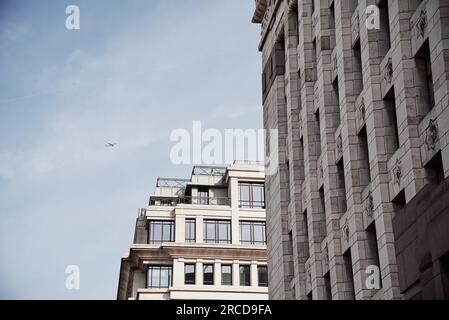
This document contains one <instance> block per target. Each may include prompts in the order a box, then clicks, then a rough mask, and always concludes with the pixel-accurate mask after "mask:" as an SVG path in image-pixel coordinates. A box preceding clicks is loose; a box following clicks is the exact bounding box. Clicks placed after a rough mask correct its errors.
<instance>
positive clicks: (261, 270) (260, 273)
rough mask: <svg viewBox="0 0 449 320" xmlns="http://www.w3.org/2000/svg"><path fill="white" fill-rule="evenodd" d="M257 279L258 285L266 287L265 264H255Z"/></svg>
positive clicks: (266, 274)
mask: <svg viewBox="0 0 449 320" xmlns="http://www.w3.org/2000/svg"><path fill="white" fill-rule="evenodd" d="M257 279H258V281H259V287H268V268H267V266H257Z"/></svg>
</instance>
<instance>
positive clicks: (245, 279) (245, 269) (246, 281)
mask: <svg viewBox="0 0 449 320" xmlns="http://www.w3.org/2000/svg"><path fill="white" fill-rule="evenodd" d="M239 273H240V285H241V286H250V285H251V280H250V267H249V266H240V272H239Z"/></svg>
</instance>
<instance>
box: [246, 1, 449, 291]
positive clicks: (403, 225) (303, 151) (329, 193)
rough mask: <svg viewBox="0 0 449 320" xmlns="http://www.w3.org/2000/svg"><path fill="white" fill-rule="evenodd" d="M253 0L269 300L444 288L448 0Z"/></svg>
mask: <svg viewBox="0 0 449 320" xmlns="http://www.w3.org/2000/svg"><path fill="white" fill-rule="evenodd" d="M255 4H256V9H255V12H254V16H253V22H254V23H260V24H261V41H260V45H259V50H260V51H261V52H262V66H263V72H262V96H263V114H264V128H265V129H268V130H272V129H277V130H278V131H277V132H278V134H277V139H276V140H275V146H273V143H270V142H269V141H268V140H267V143H266V153H267V157H268V158H269V159H270V162H275V163H276V162H278V163H279V168H278V170H277V171H276V172H274V173H271V172H270V173H268V174H267V176H266V198H267V234H268V270H269V294H270V298H271V299H402V298H406V299H408V298H444V297H446V298H448V297H449V296H448V295H447V294H448V288H449V285H448V283H449V282H448V276H447V275H448V265H449V262H448V260H449V258H448V252H449V239H448V236H447V235H448V234H449V213H448V208H447V200H445V199H446V198H447V192H448V187H447V181H445V180H446V179H447V178H448V177H449V147H448V143H449V135H448V133H449V107H448V90H449V82H448V75H449V54H448V52H449V41H448V40H449V2H448V1H443V0H423V1H420V0H398V1H396V0H394V1H393V0H359V1H357V0H321V1H320V0H256V1H255ZM427 196H429V197H431V199H433V200H432V202H429V201H425V200H426V198H428V197H427ZM445 197H446V198H445ZM434 203H439V204H440V206H439V207H435V206H434V207H433V209H432V210H430V209H429V208H430V207H429V206H431V205H433V204H434ZM416 208H419V210H418V209H416ZM409 212H411V214H408V213H409ZM373 266H374V268H373ZM376 266H377V267H378V268H379V269H378V270H379V271H380V276H379V278H378V279H377V280H379V281H376V279H375V276H376V274H377V270H376ZM373 279H374V280H373ZM377 282H378V283H377Z"/></svg>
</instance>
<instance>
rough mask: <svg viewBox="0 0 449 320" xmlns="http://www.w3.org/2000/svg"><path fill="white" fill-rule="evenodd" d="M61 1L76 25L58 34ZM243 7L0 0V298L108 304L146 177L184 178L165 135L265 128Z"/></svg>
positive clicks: (134, 0)
mask: <svg viewBox="0 0 449 320" xmlns="http://www.w3.org/2000/svg"><path fill="white" fill-rule="evenodd" d="M70 4H76V5H78V6H79V8H80V11H81V29H80V30H76V31H69V30H67V29H66V28H65V19H66V14H65V8H66V6H67V5H70ZM253 7H254V1H253V0H245V1H244V0H114V1H112V0H84V1H77V0H72V1H62V0H58V1H56V0H45V1H44V0H36V1H25V0H10V1H8V0H0V70H1V71H0V137H1V139H0V219H1V222H0V255H1V259H0V298H12V299H17V298H18V299H21V298H31V299H37V298H41V299H52V298H59V299H80V298H86V299H96V298H97V299H114V298H115V296H116V291H117V279H118V270H119V265H120V258H121V256H122V255H123V254H124V253H125V252H126V251H127V248H128V247H129V245H130V243H131V241H132V236H133V230H134V223H135V218H136V216H137V209H138V208H139V207H143V206H145V205H146V203H147V201H148V195H149V193H150V192H152V191H153V189H154V184H155V180H156V177H157V176H181V177H188V176H189V173H190V167H189V166H175V165H173V164H171V162H170V158H169V155H170V148H171V147H172V146H173V143H172V142H170V141H169V134H170V132H171V131H172V130H174V129H176V128H186V129H188V130H189V131H190V130H191V128H192V121H194V120H201V121H202V122H203V126H205V127H207V128H219V129H224V128H242V129H247V128H253V129H258V128H261V127H262V109H261V101H260V100H261V99H260V56H259V53H258V51H257V45H258V40H259V28H258V26H257V25H253V24H251V23H250V21H251V17H252V13H253ZM106 141H113V142H117V147H116V148H113V149H107V148H105V147H104V144H105V142H106ZM72 264H75V265H79V266H80V268H81V290H79V291H69V290H67V289H66V288H65V277H66V275H65V273H64V271H65V268H66V266H67V265H72Z"/></svg>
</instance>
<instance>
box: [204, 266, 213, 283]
mask: <svg viewBox="0 0 449 320" xmlns="http://www.w3.org/2000/svg"><path fill="white" fill-rule="evenodd" d="M203 284H204V285H213V284H214V265H213V264H205V265H203Z"/></svg>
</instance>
